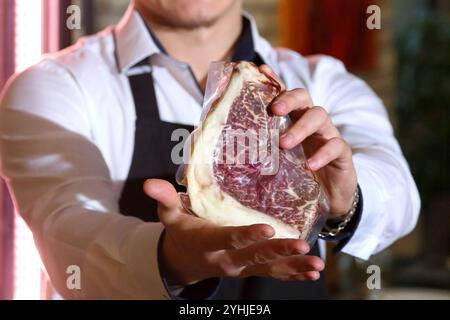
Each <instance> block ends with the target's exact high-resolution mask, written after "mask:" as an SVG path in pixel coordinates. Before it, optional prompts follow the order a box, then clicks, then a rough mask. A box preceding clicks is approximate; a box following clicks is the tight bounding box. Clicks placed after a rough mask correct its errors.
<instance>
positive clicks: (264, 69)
mask: <svg viewBox="0 0 450 320" xmlns="http://www.w3.org/2000/svg"><path fill="white" fill-rule="evenodd" d="M259 71H261V72H262V73H264V74H265V75H267V76H269V77H270V78H273V79H274V80H276V81H277V82H278V83H279V84H280V85H281V90H282V91H284V90H285V87H284V84H283V82H282V81H281V79H280V78H279V77H278V76H277V75H276V74H275V72H273V71H272V69H270V68H269V66H267V65H266V64H263V65H261V66H260V67H259Z"/></svg>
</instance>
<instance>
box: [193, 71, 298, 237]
mask: <svg viewBox="0 0 450 320" xmlns="http://www.w3.org/2000/svg"><path fill="white" fill-rule="evenodd" d="M237 69H238V72H235V73H234V74H233V76H232V78H231V80H230V83H229V85H228V88H227V90H225V92H224V93H223V96H222V98H221V100H220V101H219V103H218V104H217V105H216V107H215V108H213V109H212V110H210V111H209V112H210V113H209V114H208V116H207V117H206V119H205V120H204V121H203V123H202V125H201V127H200V128H199V129H198V132H196V133H197V136H196V139H195V144H194V146H193V148H192V152H191V158H190V161H189V165H188V166H187V169H186V178H187V192H188V194H189V198H190V202H191V206H192V210H193V211H194V212H195V213H196V214H197V215H198V216H199V217H201V218H204V219H207V220H209V221H211V222H213V223H215V224H218V225H222V226H245V225H252V224H259V223H265V224H269V225H271V226H272V227H273V228H274V229H275V237H276V238H300V237H301V235H300V232H299V231H298V230H297V229H296V228H294V227H293V226H290V225H288V224H286V223H284V222H282V221H281V220H279V219H276V218H274V217H272V216H269V215H267V214H265V213H262V212H259V211H257V210H254V209H251V208H248V207H245V206H243V205H242V204H241V203H239V202H238V201H236V200H235V199H234V198H232V197H231V196H230V195H228V194H227V193H225V192H223V191H222V190H221V189H220V186H219V185H218V184H217V182H216V180H215V178H214V172H213V163H214V151H215V149H216V146H217V143H218V140H219V138H220V135H221V133H222V130H223V126H224V124H225V123H226V121H227V117H228V114H229V111H230V108H231V106H232V104H233V101H234V100H235V98H236V97H238V96H239V94H240V93H241V90H242V88H243V86H244V84H245V82H246V81H264V80H267V78H266V76H265V75H264V74H262V73H260V72H259V70H258V69H257V68H256V67H254V66H252V65H250V64H248V63H240V64H238V66H237Z"/></svg>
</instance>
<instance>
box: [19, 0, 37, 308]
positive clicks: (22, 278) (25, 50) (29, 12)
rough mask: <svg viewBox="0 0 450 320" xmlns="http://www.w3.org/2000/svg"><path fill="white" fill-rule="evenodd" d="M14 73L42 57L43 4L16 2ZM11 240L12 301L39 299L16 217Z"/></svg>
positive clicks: (29, 250)
mask: <svg viewBox="0 0 450 320" xmlns="http://www.w3.org/2000/svg"><path fill="white" fill-rule="evenodd" d="M15 22H16V24H15V50H16V51H15V52H16V57H15V70H16V72H19V71H22V70H24V69H26V68H27V67H29V66H30V65H32V64H34V63H36V62H37V61H39V59H40V57H41V54H42V2H41V0H16V13H15ZM14 231H15V238H14V244H15V245H14V259H15V261H14V266H15V268H14V295H13V297H14V299H27V300H28V299H30V300H31V299H40V298H41V262H40V258H39V254H38V253H37V250H36V247H35V245H34V241H33V236H32V234H31V231H30V230H29V228H28V226H27V225H26V224H25V222H24V221H23V220H22V218H20V217H19V216H18V215H16V220H15V229H14Z"/></svg>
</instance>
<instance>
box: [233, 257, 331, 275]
mask: <svg viewBox="0 0 450 320" xmlns="http://www.w3.org/2000/svg"><path fill="white" fill-rule="evenodd" d="M324 268H325V263H324V262H323V261H322V260H321V259H320V258H319V257H315V256H302V255H298V256H293V257H287V258H283V259H279V260H276V261H273V262H271V263H266V264H256V265H251V266H248V267H246V268H244V270H242V272H241V276H244V277H249V276H256V277H271V278H276V279H286V278H288V277H292V276H295V275H298V274H302V273H305V272H311V271H313V272H318V271H322V270H323V269H324Z"/></svg>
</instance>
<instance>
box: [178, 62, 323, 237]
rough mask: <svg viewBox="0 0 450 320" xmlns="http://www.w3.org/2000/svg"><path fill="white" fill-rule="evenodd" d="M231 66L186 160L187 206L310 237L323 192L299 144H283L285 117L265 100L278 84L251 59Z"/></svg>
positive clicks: (211, 216) (231, 222) (213, 216)
mask: <svg viewBox="0 0 450 320" xmlns="http://www.w3.org/2000/svg"><path fill="white" fill-rule="evenodd" d="M232 66H233V70H232V72H230V73H229V74H228V76H225V77H223V78H222V79H221V80H220V81H219V83H218V84H217V86H222V87H223V89H222V90H220V91H221V94H220V95H219V96H218V97H217V98H216V100H215V101H214V102H213V103H212V104H211V106H210V109H209V110H208V112H207V114H206V116H205V117H204V119H203V121H202V123H201V125H200V126H199V128H198V129H197V130H196V131H195V134H194V139H193V141H194V142H193V144H192V146H191V150H190V151H191V152H190V160H189V163H188V165H187V166H186V168H185V184H186V185H187V193H188V195H189V201H190V209H191V210H192V211H193V212H194V213H195V214H196V215H198V216H200V217H203V218H205V219H208V220H210V221H212V222H214V223H216V224H219V225H224V226H240V225H250V224H255V223H267V224H269V225H271V226H272V227H273V228H274V229H275V231H276V235H275V237H277V238H301V239H307V238H309V237H310V234H311V231H312V230H313V226H314V225H315V223H316V222H317V220H318V218H319V216H320V215H321V211H322V210H323V197H324V196H323V194H322V191H321V187H320V184H319V183H318V182H317V180H316V179H315V177H314V175H313V174H312V172H311V171H310V170H308V168H307V166H306V162H305V160H304V155H303V152H302V149H301V148H297V149H296V150H294V151H286V150H280V149H278V138H279V137H278V130H277V129H278V128H279V126H280V120H282V119H281V118H280V117H274V116H273V115H271V114H270V112H269V111H268V106H269V105H270V103H271V102H272V100H273V99H274V98H275V97H276V96H277V95H279V94H280V92H281V86H280V84H279V83H278V82H277V81H276V80H274V79H272V78H271V77H270V76H268V75H266V74H264V73H261V72H260V71H259V69H258V68H257V67H256V66H255V65H253V64H251V63H248V62H240V63H238V64H236V65H232Z"/></svg>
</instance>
